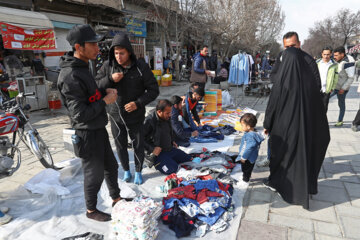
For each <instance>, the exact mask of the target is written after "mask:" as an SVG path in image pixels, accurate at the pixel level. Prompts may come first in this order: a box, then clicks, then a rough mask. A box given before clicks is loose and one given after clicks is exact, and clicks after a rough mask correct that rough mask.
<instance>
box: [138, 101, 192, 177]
mask: <svg viewBox="0 0 360 240" xmlns="http://www.w3.org/2000/svg"><path fill="white" fill-rule="evenodd" d="M171 107H172V104H171V102H170V101H169V100H166V99H164V100H159V102H158V103H157V105H156V109H155V111H154V112H153V113H151V114H149V115H148V116H147V117H146V119H145V122H144V129H145V134H144V135H145V149H146V151H147V152H148V154H149V155H150V157H149V159H150V161H152V162H151V164H154V166H155V168H156V169H157V170H159V171H160V172H161V173H163V174H167V175H169V174H172V173H176V172H177V170H178V168H179V164H181V163H184V162H188V161H191V156H190V155H188V154H186V153H185V152H183V151H181V150H180V149H178V148H177V147H178V146H177V144H176V143H175V140H174V132H173V130H172V128H171V122H170V117H171Z"/></svg>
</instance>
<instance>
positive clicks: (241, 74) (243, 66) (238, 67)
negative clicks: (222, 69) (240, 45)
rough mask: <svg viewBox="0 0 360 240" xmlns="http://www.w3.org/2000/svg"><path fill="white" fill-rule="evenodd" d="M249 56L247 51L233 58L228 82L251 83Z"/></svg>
mask: <svg viewBox="0 0 360 240" xmlns="http://www.w3.org/2000/svg"><path fill="white" fill-rule="evenodd" d="M249 65H250V64H249V58H248V56H247V54H246V53H239V54H236V55H234V56H233V57H232V58H231V64H230V73H229V80H228V82H229V83H231V84H235V85H242V84H245V85H247V84H249V72H250V66H249Z"/></svg>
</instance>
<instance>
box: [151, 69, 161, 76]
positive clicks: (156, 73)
mask: <svg viewBox="0 0 360 240" xmlns="http://www.w3.org/2000/svg"><path fill="white" fill-rule="evenodd" d="M152 72H153V74H154V75H156V76H161V70H152Z"/></svg>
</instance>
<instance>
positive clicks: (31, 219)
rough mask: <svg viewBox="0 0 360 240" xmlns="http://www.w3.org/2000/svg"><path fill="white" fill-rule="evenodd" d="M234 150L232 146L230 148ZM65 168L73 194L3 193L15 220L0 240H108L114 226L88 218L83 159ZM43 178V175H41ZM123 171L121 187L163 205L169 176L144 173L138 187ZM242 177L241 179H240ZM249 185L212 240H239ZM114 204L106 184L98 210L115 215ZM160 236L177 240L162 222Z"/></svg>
mask: <svg viewBox="0 0 360 240" xmlns="http://www.w3.org/2000/svg"><path fill="white" fill-rule="evenodd" d="M230 146H231V145H230ZM129 155H130V156H131V160H130V163H131V171H132V172H134V162H133V157H132V156H133V153H132V152H129ZM61 165H62V166H64V168H63V169H62V170H60V173H61V174H60V182H61V184H62V186H63V187H66V188H67V189H68V190H69V191H70V194H67V195H63V196H59V195H57V194H56V190H55V189H51V188H50V189H49V190H48V191H47V192H46V193H45V194H33V193H30V192H29V191H27V190H26V189H25V188H24V187H19V189H17V190H16V191H14V192H8V193H4V192H2V193H1V198H2V199H5V200H4V201H2V202H1V206H8V207H10V208H11V210H10V212H9V214H10V215H12V216H13V217H14V219H13V220H12V221H11V222H10V223H8V224H6V225H3V226H2V227H1V231H0V239H18V240H22V239H37V240H41V239H46V240H51V239H54V240H55V239H56V240H59V239H62V238H65V237H69V236H74V235H79V234H83V233H86V232H94V233H98V234H103V235H105V239H108V235H109V231H110V225H109V224H110V223H109V222H106V223H101V222H96V221H93V220H90V219H88V218H86V216H85V211H86V208H85V200H84V191H83V174H82V168H81V163H80V159H72V160H67V161H64V162H62V163H61ZM40 174H41V173H40ZM122 176H123V171H122V169H121V167H119V183H120V187H121V186H122V184H126V185H127V186H129V187H130V188H131V189H133V190H134V191H135V192H136V194H137V195H139V194H145V195H147V196H150V197H152V198H153V199H155V200H157V201H161V200H162V197H163V196H164V195H163V193H160V192H158V191H156V190H155V189H156V186H159V185H163V184H164V178H165V176H164V175H162V174H161V173H159V172H158V171H156V170H155V169H154V168H151V169H149V168H145V169H143V178H144V181H145V182H144V184H142V185H140V186H137V185H134V184H133V183H124V182H123V181H122V180H121V178H122ZM238 177H239V178H240V177H241V173H240V175H238ZM247 186H248V185H247V184H246V183H244V182H243V181H239V183H238V185H236V186H235V187H234V194H233V203H234V205H235V214H236V216H235V218H234V219H233V220H232V221H231V222H230V226H229V227H228V228H227V229H226V230H225V231H224V232H221V233H219V234H217V233H215V232H208V233H207V234H206V235H205V237H206V238H208V239H216V238H221V239H228V240H232V239H233V240H235V239H236V236H237V232H238V227H239V224H240V219H241V213H242V200H243V197H244V194H245V191H246V189H247ZM111 203H112V200H111V199H110V197H109V196H108V190H107V187H106V185H105V184H103V185H102V187H101V190H100V192H99V194H98V208H99V209H100V210H102V211H105V212H108V213H110V212H111ZM159 228H160V234H159V236H158V238H157V239H159V240H169V239H176V236H175V233H174V232H173V231H172V230H170V229H169V228H168V226H166V225H163V224H162V223H161V221H160V220H159ZM182 239H197V238H196V236H195V231H193V233H192V235H191V237H188V238H182Z"/></svg>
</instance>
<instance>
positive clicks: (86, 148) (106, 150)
mask: <svg viewBox="0 0 360 240" xmlns="http://www.w3.org/2000/svg"><path fill="white" fill-rule="evenodd" d="M75 133H76V135H77V136H79V139H80V141H79V142H78V143H77V144H74V147H75V148H76V149H75V151H77V152H78V157H80V158H81V160H82V166H83V171H84V193H85V202H86V208H87V209H88V210H95V209H96V204H97V194H98V192H99V190H100V187H101V184H102V182H103V181H104V178H105V182H106V185H107V187H108V189H109V193H110V196H111V198H112V199H116V198H118V197H120V189H119V185H118V163H117V161H116V158H115V156H114V153H113V151H112V149H111V146H110V141H109V135H108V133H107V131H106V129H105V128H103V129H98V130H76V131H75Z"/></svg>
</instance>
